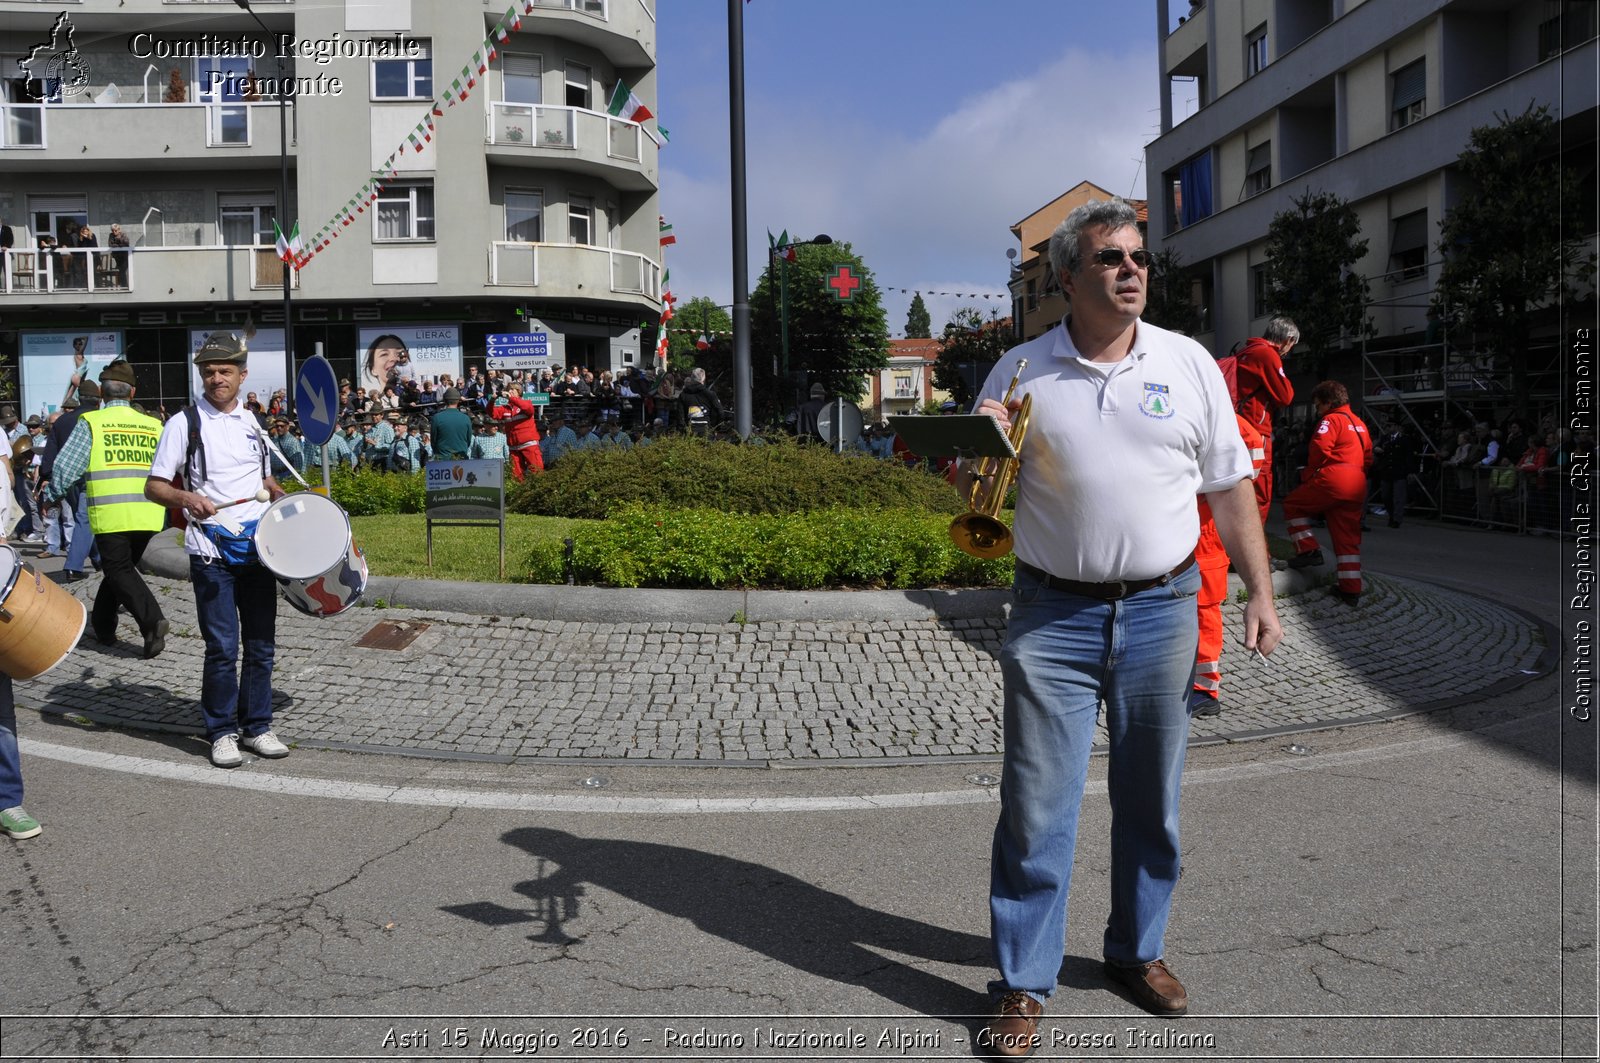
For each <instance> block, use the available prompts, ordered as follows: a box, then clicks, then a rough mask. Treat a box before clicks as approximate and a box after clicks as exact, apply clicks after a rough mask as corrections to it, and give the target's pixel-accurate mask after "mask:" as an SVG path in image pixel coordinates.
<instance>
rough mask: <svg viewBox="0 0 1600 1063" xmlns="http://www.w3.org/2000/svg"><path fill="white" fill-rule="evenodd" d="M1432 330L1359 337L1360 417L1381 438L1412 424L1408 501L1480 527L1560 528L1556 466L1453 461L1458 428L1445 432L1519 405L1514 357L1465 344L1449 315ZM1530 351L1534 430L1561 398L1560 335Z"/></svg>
mask: <svg viewBox="0 0 1600 1063" xmlns="http://www.w3.org/2000/svg"><path fill="white" fill-rule="evenodd" d="M1429 294H1431V293H1429ZM1416 297H1417V296H1416V295H1415V294H1412V295H1408V296H1406V297H1405V298H1406V299H1415V298H1416ZM1369 305H1373V306H1380V305H1381V306H1388V307H1391V308H1396V309H1400V308H1406V309H1427V308H1428V307H1429V305H1430V304H1429V303H1415V302H1398V301H1395V300H1376V301H1374V302H1373V303H1372V304H1369ZM1433 331H1434V330H1433V329H1432V328H1430V334H1429V335H1428V336H1426V337H1425V338H1424V342H1422V343H1417V344H1411V345H1408V346H1400V347H1388V346H1383V347H1375V346H1374V345H1373V343H1372V341H1371V340H1370V339H1368V338H1363V340H1362V344H1361V371H1362V380H1361V396H1360V399H1359V400H1358V401H1359V406H1360V413H1361V415H1362V417H1363V418H1365V420H1366V421H1367V423H1368V425H1369V426H1371V427H1372V428H1373V429H1374V430H1375V431H1374V438H1377V437H1378V436H1379V435H1381V432H1380V431H1377V430H1378V429H1380V428H1381V426H1383V425H1384V424H1386V423H1387V421H1388V420H1389V419H1390V418H1395V419H1398V420H1399V421H1400V422H1402V423H1403V424H1406V425H1409V426H1410V428H1411V432H1412V434H1413V437H1414V438H1415V440H1416V441H1417V448H1416V449H1417V461H1416V466H1415V468H1414V469H1413V470H1412V472H1411V473H1410V475H1409V476H1408V477H1407V484H1408V487H1409V488H1410V490H1408V492H1407V496H1408V508H1418V509H1421V510H1424V511H1429V512H1431V513H1432V514H1433V515H1435V516H1437V517H1439V518H1440V519H1443V520H1454V521H1463V522H1467V523H1471V524H1474V525H1476V526H1479V527H1493V528H1503V529H1506V530H1511V531H1518V532H1524V531H1553V530H1555V528H1556V527H1557V525H1558V523H1559V521H1558V520H1557V518H1556V509H1557V504H1556V501H1555V499H1556V496H1557V491H1556V485H1555V482H1554V477H1555V475H1556V474H1555V471H1554V470H1551V471H1550V472H1549V473H1547V474H1544V475H1537V474H1532V473H1526V472H1520V473H1519V472H1518V471H1517V470H1516V469H1510V468H1503V467H1500V468H1497V467H1495V466H1485V465H1482V464H1473V465H1470V466H1452V465H1449V464H1447V461H1448V459H1449V458H1450V451H1451V450H1453V449H1454V443H1453V440H1454V438H1455V433H1454V432H1451V434H1450V439H1449V440H1443V439H1441V438H1440V436H1441V434H1442V433H1443V431H1444V430H1445V429H1449V428H1451V427H1452V426H1459V425H1463V424H1465V425H1468V426H1476V425H1479V424H1483V423H1488V424H1491V425H1493V424H1497V423H1499V421H1501V420H1502V419H1503V418H1505V417H1507V416H1509V415H1510V414H1511V413H1512V410H1513V405H1514V403H1515V402H1516V401H1517V396H1516V394H1515V392H1514V389H1513V367H1512V365H1511V361H1510V359H1509V358H1508V357H1506V356H1504V355H1503V354H1499V353H1497V352H1493V351H1487V350H1482V349H1480V348H1478V347H1477V346H1476V345H1475V344H1462V343H1460V342H1459V340H1460V338H1459V337H1452V336H1451V335H1450V332H1449V329H1448V326H1447V325H1446V324H1445V323H1444V322H1440V323H1439V324H1438V327H1437V335H1436V336H1435V335H1432V333H1433ZM1523 357H1524V358H1525V359H1526V362H1525V366H1526V373H1527V384H1528V393H1527V400H1528V410H1529V411H1530V412H1529V418H1530V419H1531V421H1532V423H1531V424H1528V425H1526V426H1525V427H1527V429H1528V431H1529V433H1530V436H1532V435H1534V434H1535V433H1537V432H1538V421H1539V416H1538V413H1539V411H1542V410H1544V409H1546V408H1548V409H1549V410H1552V411H1553V410H1555V409H1556V406H1557V401H1558V391H1557V389H1558V383H1559V377H1560V357H1561V346H1560V344H1559V343H1558V342H1557V341H1556V340H1554V339H1550V340H1544V341H1537V342H1535V341H1530V342H1529V343H1528V345H1527V346H1526V348H1525V350H1524V354H1523ZM1468 430H1469V431H1472V430H1473V429H1472V428H1469V429H1468ZM1446 442H1450V449H1449V450H1446V449H1445V444H1446ZM1374 486H1376V485H1374ZM1412 492H1415V493H1412Z"/></svg>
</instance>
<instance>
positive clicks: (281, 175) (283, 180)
mask: <svg viewBox="0 0 1600 1063" xmlns="http://www.w3.org/2000/svg"><path fill="white" fill-rule="evenodd" d="M251 14H252V16H253V15H254V14H255V12H251ZM256 21H257V22H258V23H259V22H260V21H261V20H260V19H256ZM261 28H262V29H266V27H265V26H262V27H261ZM275 50H276V51H277V53H278V200H279V202H280V203H282V204H283V205H282V206H281V207H280V208H279V209H280V210H282V211H283V214H284V217H283V221H282V222H281V223H280V226H279V227H280V228H281V227H282V226H283V225H288V224H289V98H288V97H287V96H285V95H284V92H283V81H284V78H283V51H282V49H275ZM293 231H294V230H293V229H292V228H291V229H290V230H288V231H287V232H285V233H284V239H286V240H287V239H289V238H290V233H292V232H293ZM289 257H290V258H293V257H294V252H293V251H290V252H289ZM289 273H290V270H289V262H288V260H287V259H285V260H284V263H283V361H284V364H285V365H287V366H288V367H289V372H291V373H293V372H294V318H293V317H292V316H291V313H292V311H291V307H290V298H289V291H290V288H291V284H290V281H291V280H292V278H291V277H290V275H289Z"/></svg>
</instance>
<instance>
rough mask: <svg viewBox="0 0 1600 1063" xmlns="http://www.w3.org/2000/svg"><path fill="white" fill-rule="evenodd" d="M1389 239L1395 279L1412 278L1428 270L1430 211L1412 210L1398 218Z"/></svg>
mask: <svg viewBox="0 0 1600 1063" xmlns="http://www.w3.org/2000/svg"><path fill="white" fill-rule="evenodd" d="M1391 227H1392V230H1393V235H1392V236H1391V237H1390V239H1389V270H1390V277H1391V278H1393V279H1394V280H1402V281H1404V280H1412V279H1414V278H1416V277H1420V276H1422V275H1423V273H1425V272H1426V271H1427V263H1428V212H1427V211H1426V210H1417V211H1412V212H1411V213H1410V214H1402V215H1401V216H1400V217H1398V218H1396V219H1395V220H1394V221H1393V222H1392V223H1391Z"/></svg>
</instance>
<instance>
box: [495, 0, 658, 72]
mask: <svg viewBox="0 0 1600 1063" xmlns="http://www.w3.org/2000/svg"><path fill="white" fill-rule="evenodd" d="M522 32H523V33H532V34H541V35H549V36H552V37H558V38H561V39H562V40H568V41H576V42H577V43H579V44H584V45H587V46H589V47H590V48H593V49H595V50H596V51H599V52H601V53H602V54H604V55H605V57H606V58H607V59H608V60H610V61H611V63H612V65H613V66H619V67H646V66H654V65H655V50H656V13H655V0H533V8H532V10H531V11H529V12H528V13H527V14H526V15H524V16H523V18H522Z"/></svg>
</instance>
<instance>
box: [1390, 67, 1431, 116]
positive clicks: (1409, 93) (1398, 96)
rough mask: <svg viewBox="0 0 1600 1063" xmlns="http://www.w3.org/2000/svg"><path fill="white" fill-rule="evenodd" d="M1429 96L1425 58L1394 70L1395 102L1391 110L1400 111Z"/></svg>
mask: <svg viewBox="0 0 1600 1063" xmlns="http://www.w3.org/2000/svg"><path fill="white" fill-rule="evenodd" d="M1426 96H1427V68H1426V66H1425V60H1422V59H1418V60H1417V61H1416V62H1415V63H1412V64H1410V65H1409V66H1403V67H1401V68H1400V69H1399V70H1396V71H1395V72H1394V103H1393V105H1392V106H1391V110H1396V111H1398V110H1399V109H1400V108H1402V107H1408V106H1410V105H1411V104H1413V103H1416V102H1417V101H1418V100H1421V99H1423V98H1425V97H1426Z"/></svg>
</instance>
